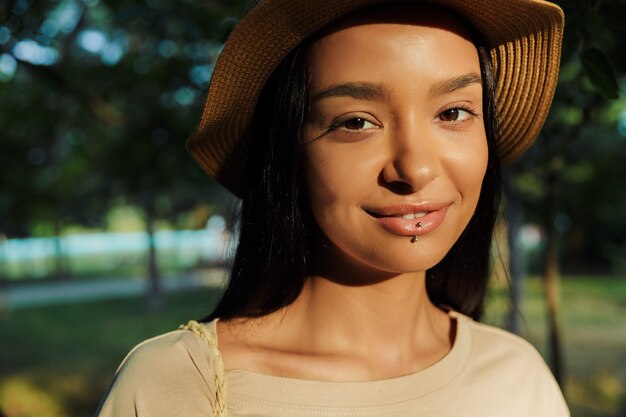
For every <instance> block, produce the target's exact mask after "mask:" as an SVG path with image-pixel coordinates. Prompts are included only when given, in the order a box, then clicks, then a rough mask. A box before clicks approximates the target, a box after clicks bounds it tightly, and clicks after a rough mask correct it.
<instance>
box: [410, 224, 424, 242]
mask: <svg viewBox="0 0 626 417" xmlns="http://www.w3.org/2000/svg"><path fill="white" fill-rule="evenodd" d="M422 226H423V224H422V222H417V224H416V225H415V227H417V228H418V229H421V228H422ZM415 242H417V235H415V236H413V238H412V239H411V243H415Z"/></svg>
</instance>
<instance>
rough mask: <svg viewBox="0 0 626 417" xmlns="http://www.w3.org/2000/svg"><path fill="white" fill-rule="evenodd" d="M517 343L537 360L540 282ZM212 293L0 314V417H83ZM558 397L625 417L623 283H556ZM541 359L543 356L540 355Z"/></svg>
mask: <svg viewBox="0 0 626 417" xmlns="http://www.w3.org/2000/svg"><path fill="white" fill-rule="evenodd" d="M526 293H527V295H526V297H525V301H524V303H523V312H524V320H525V334H524V336H525V337H526V338H527V339H528V340H530V341H531V343H533V344H534V345H535V346H537V348H538V349H539V350H540V351H541V352H542V353H545V352H546V351H547V346H546V338H545V334H546V321H545V318H544V315H545V311H544V302H543V298H542V292H541V286H540V282H539V280H537V279H530V280H529V282H528V284H527V288H526ZM216 299H217V293H215V292H210V291H208V290H207V291H204V292H193V293H183V294H176V295H171V296H169V297H168V298H167V303H166V305H165V307H164V308H163V309H162V310H160V311H159V312H153V311H151V310H150V309H149V308H148V307H147V303H146V300H145V299H143V298H124V299H116V300H107V301H100V302H90V303H77V304H68V305H60V306H50V307H37V308H32V309H24V310H16V311H13V312H5V313H0V410H1V411H2V412H3V413H4V414H5V415H6V417H35V416H36V417H69V416H72V417H87V416H92V415H93V413H94V411H95V409H96V407H97V404H98V402H99V401H100V399H101V398H102V396H103V394H104V392H105V390H106V388H107V386H108V385H109V383H110V382H111V379H112V377H113V373H114V372H115V368H116V367H117V365H118V364H119V363H120V361H121V360H122V359H123V357H124V355H125V354H126V353H127V352H128V350H129V349H130V348H131V347H132V346H134V345H135V344H137V343H138V342H140V341H141V340H144V339H146V338H148V337H151V336H154V335H157V334H160V333H163V332H166V331H169V330H173V329H175V328H177V327H178V325H179V324H181V323H184V322H186V321H187V320H189V319H193V318H199V317H202V316H203V315H205V314H206V313H207V312H209V311H210V309H211V308H212V306H213V305H214V303H215V302H216ZM562 307H563V309H562V325H563V339H564V354H565V362H566V372H567V384H566V394H567V397H568V402H569V404H570V407H571V410H572V416H574V417H605V416H606V417H608V416H626V402H625V400H626V280H625V279H615V278H594V277H571V278H567V279H564V280H563V282H562ZM506 310H507V299H506V288H504V287H503V286H498V285H496V286H494V287H493V288H492V290H491V292H490V294H489V296H488V307H487V311H486V315H485V321H487V322H489V323H492V324H496V325H502V324H503V323H504V317H505V314H506ZM544 357H545V355H544Z"/></svg>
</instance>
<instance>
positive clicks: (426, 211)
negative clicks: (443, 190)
mask: <svg viewBox="0 0 626 417" xmlns="http://www.w3.org/2000/svg"><path fill="white" fill-rule="evenodd" d="M448 207H450V203H428V204H417V205H416V204H395V205H390V206H384V207H376V208H366V209H365V211H366V212H367V213H368V214H369V215H370V216H372V218H373V219H375V221H376V222H378V223H379V224H380V225H381V226H382V227H383V229H385V230H387V231H388V232H390V233H392V234H394V235H399V236H423V235H426V234H428V233H430V232H432V231H433V230H435V229H436V228H438V227H439V226H440V225H441V223H443V220H444V219H445V216H446V213H447V211H448Z"/></svg>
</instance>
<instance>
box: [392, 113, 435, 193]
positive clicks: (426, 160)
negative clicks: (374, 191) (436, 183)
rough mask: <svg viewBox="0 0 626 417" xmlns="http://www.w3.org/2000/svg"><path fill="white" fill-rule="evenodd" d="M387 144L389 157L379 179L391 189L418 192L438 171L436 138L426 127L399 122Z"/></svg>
mask: <svg viewBox="0 0 626 417" xmlns="http://www.w3.org/2000/svg"><path fill="white" fill-rule="evenodd" d="M387 143H388V157H387V158H386V162H385V166H384V167H383V170H382V172H381V180H382V181H383V182H384V185H386V186H387V187H389V188H391V189H393V191H395V192H398V193H402V194H408V193H413V192H416V191H419V190H420V189H422V188H423V187H425V186H426V184H428V183H429V182H431V181H432V180H433V179H435V178H436V177H437V176H438V175H439V174H440V169H441V165H440V158H439V151H438V143H437V138H436V137H435V135H434V134H433V132H432V131H429V128H428V126H420V125H419V124H418V123H415V122H403V123H401V124H398V125H397V126H396V127H395V128H394V129H393V132H390V136H389V138H388V141H387Z"/></svg>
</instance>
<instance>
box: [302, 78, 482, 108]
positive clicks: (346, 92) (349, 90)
mask: <svg viewBox="0 0 626 417" xmlns="http://www.w3.org/2000/svg"><path fill="white" fill-rule="evenodd" d="M472 84H482V79H481V78H480V75H478V74H476V73H475V72H472V73H468V74H463V75H459V76H458V77H454V78H451V79H449V80H445V81H442V82H439V83H437V84H435V85H433V86H432V87H431V88H430V90H429V91H428V95H429V97H438V96H442V95H445V94H450V93H452V92H454V91H457V90H461V89H463V88H465V87H468V86H470V85H472ZM385 95H386V90H385V88H384V87H383V86H382V85H381V84H375V83H345V84H337V85H333V86H330V87H329V88H327V89H325V90H322V91H320V92H319V93H317V94H315V95H314V96H313V97H312V98H311V103H315V102H316V101H318V100H322V99H324V98H329V97H352V98H354V99H357V100H374V99H379V98H382V97H384V96H385Z"/></svg>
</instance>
